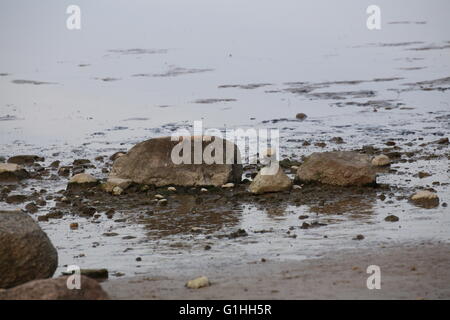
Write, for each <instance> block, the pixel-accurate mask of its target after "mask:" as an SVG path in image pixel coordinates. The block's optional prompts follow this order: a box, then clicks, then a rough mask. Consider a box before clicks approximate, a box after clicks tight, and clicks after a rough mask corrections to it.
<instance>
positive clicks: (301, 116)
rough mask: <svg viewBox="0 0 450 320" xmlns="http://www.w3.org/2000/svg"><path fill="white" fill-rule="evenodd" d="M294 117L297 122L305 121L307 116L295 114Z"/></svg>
mask: <svg viewBox="0 0 450 320" xmlns="http://www.w3.org/2000/svg"><path fill="white" fill-rule="evenodd" d="M295 117H296V118H297V119H298V120H305V119H306V118H307V117H308V116H307V115H306V114H304V113H297V114H296V115H295Z"/></svg>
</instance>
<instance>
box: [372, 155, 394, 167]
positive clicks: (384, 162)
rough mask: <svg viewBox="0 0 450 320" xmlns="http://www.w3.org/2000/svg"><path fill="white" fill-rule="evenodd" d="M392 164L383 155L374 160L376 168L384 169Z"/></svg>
mask: <svg viewBox="0 0 450 320" xmlns="http://www.w3.org/2000/svg"><path fill="white" fill-rule="evenodd" d="M390 163H391V160H390V159H389V157H388V156H386V155H384V154H381V155H379V156H376V157H375V158H373V159H372V165H373V166H376V167H384V166H387V165H389V164H390Z"/></svg>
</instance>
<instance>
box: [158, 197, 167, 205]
mask: <svg viewBox="0 0 450 320" xmlns="http://www.w3.org/2000/svg"><path fill="white" fill-rule="evenodd" d="M158 204H160V205H162V206H165V205H166V204H167V199H161V200H159V201H158Z"/></svg>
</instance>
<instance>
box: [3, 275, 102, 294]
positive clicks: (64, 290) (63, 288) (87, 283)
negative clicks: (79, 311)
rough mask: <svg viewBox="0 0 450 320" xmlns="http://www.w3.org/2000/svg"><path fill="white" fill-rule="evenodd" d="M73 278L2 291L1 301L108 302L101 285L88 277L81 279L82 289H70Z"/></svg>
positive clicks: (36, 282) (30, 284)
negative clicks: (69, 285)
mask: <svg viewBox="0 0 450 320" xmlns="http://www.w3.org/2000/svg"><path fill="white" fill-rule="evenodd" d="M71 280H72V278H70V279H69V277H60V278H56V279H44V280H35V281H30V282H27V283H25V284H22V285H20V286H18V287H15V288H12V289H8V290H3V291H0V300H107V299H108V295H107V294H106V292H105V291H103V289H102V287H101V286H100V284H99V283H98V282H97V281H95V280H93V279H90V278H88V277H86V276H81V277H80V289H73V290H71V289H68V287H67V282H68V281H69V282H70V281H71Z"/></svg>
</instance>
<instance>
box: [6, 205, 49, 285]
mask: <svg viewBox="0 0 450 320" xmlns="http://www.w3.org/2000/svg"><path fill="white" fill-rule="evenodd" d="M57 266H58V254H57V252H56V249H55V248H54V247H53V245H52V243H51V242H50V240H49V238H48V237H47V235H46V234H45V232H44V231H42V229H41V228H40V227H39V225H38V224H37V223H36V222H35V221H34V220H33V219H32V218H31V217H30V216H29V215H28V214H27V213H25V212H22V211H20V210H13V211H5V210H0V288H10V287H14V286H17V285H20V284H22V283H25V282H28V281H31V280H35V279H43V278H49V277H51V276H52V275H53V273H54V272H55V270H56V267H57Z"/></svg>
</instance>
